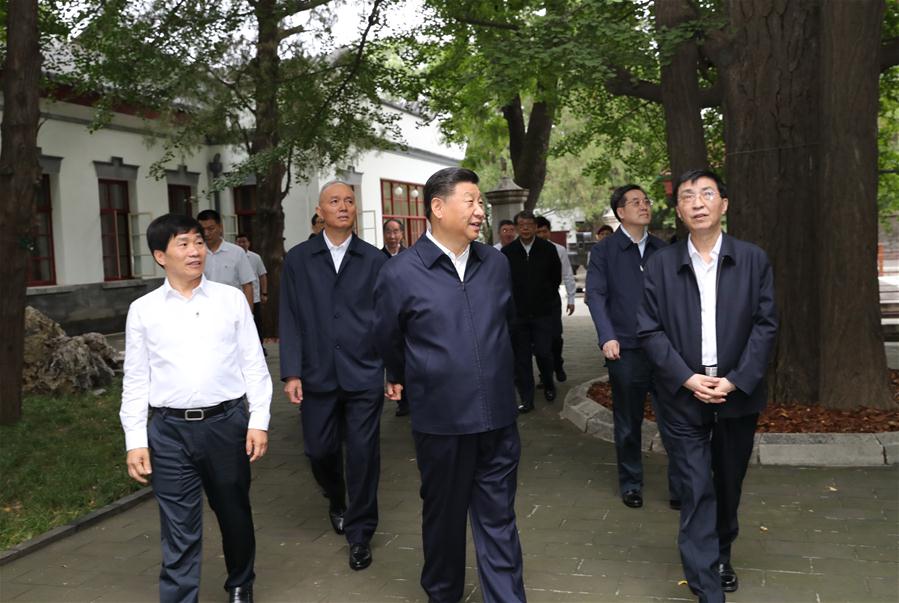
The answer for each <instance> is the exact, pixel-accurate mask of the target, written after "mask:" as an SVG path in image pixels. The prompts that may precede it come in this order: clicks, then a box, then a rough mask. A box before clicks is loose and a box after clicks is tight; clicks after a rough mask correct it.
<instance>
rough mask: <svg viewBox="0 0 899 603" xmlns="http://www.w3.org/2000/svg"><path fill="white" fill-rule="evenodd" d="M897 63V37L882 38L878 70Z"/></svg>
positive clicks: (898, 49) (898, 53) (898, 41)
mask: <svg viewBox="0 0 899 603" xmlns="http://www.w3.org/2000/svg"><path fill="white" fill-rule="evenodd" d="M895 65H899V38H890V39H889V40H884V41H883V44H882V45H881V47H880V71H882V72H883V71H886V70H887V69H889V68H890V67H894V66H895Z"/></svg>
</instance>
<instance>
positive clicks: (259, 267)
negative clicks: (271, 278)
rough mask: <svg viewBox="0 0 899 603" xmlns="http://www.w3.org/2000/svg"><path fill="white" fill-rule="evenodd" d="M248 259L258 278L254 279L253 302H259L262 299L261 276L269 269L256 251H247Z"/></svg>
mask: <svg viewBox="0 0 899 603" xmlns="http://www.w3.org/2000/svg"><path fill="white" fill-rule="evenodd" d="M247 259H248V260H249V261H250V268H252V269H253V272H254V273H256V278H254V279H253V303H254V304H258V303H259V302H261V301H262V295H261V291H260V289H259V277H260V276H262V275H264V274H268V271H267V270H266V269H265V264H263V263H262V257H260V255H259V254H258V253H256V252H255V251H247Z"/></svg>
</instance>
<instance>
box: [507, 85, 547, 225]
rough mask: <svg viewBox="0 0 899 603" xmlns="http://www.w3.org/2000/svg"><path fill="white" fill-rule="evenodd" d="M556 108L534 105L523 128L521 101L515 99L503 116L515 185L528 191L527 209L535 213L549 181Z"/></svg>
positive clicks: (542, 104) (525, 206) (544, 102)
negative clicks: (549, 152) (548, 161)
mask: <svg viewBox="0 0 899 603" xmlns="http://www.w3.org/2000/svg"><path fill="white" fill-rule="evenodd" d="M555 113H556V109H555V105H554V104H553V103H550V102H548V101H539V102H535V103H534V105H533V106H532V107H531V114H530V116H529V117H528V126H527V129H525V126H524V111H523V109H522V106H521V98H520V97H518V96H516V97H515V98H514V99H513V100H512V101H511V102H510V103H509V104H507V105H506V106H504V107H503V117H505V119H506V124H507V125H508V127H509V155H510V156H511V158H512V172H513V176H514V177H513V180H514V181H515V184H517V185H518V186H520V187H521V188H526V189H528V198H527V201H525V204H524V208H525V209H527V210H529V211H533V210H534V208H535V207H537V202H538V201H539V200H540V193H541V192H543V185H544V184H545V182H546V159H547V158H546V154H547V152H548V151H549V138H550V135H551V134H552V127H553V120H554V119H555Z"/></svg>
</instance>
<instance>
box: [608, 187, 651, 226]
mask: <svg viewBox="0 0 899 603" xmlns="http://www.w3.org/2000/svg"><path fill="white" fill-rule="evenodd" d="M631 191H640V192H641V193H643V194H644V195H645V194H646V191H644V190H643V188H642V187H640V186H639V185H637V184H624V185H622V186H619V187H618V188H616V189H615V190H614V191H612V198H611V199H610V200H609V205H610V206H611V208H612V213H613V214H615V218H616V219H619V220H620V218H618V208H619V207H621V205H622V201H623V200H624V196H625V195H626V194H628V193H629V192H631Z"/></svg>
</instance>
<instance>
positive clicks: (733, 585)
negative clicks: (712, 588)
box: [718, 563, 740, 593]
mask: <svg viewBox="0 0 899 603" xmlns="http://www.w3.org/2000/svg"><path fill="white" fill-rule="evenodd" d="M718 574H719V575H720V576H721V590H723V591H724V592H726V593H732V592H734V591H736V590H737V589H738V588H739V587H740V581H739V580H737V572H735V571H734V568H733V566H732V565H731V564H730V563H719V564H718Z"/></svg>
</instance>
